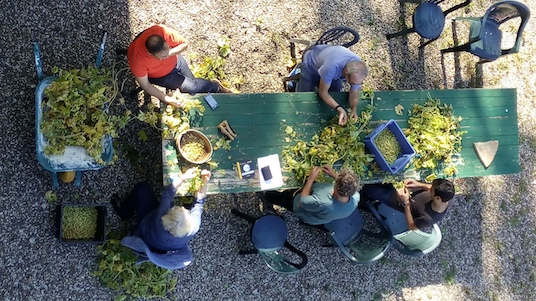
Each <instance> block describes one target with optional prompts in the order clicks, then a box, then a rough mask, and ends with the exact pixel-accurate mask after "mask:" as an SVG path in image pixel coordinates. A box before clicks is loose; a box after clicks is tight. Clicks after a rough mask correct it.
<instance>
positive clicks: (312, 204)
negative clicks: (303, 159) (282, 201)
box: [293, 183, 359, 225]
mask: <svg viewBox="0 0 536 301" xmlns="http://www.w3.org/2000/svg"><path fill="white" fill-rule="evenodd" d="M333 187H334V185H333V184H329V183H314V184H313V187H312V189H311V195H309V196H305V197H302V196H301V195H300V194H298V195H296V197H294V202H293V211H294V213H295V214H296V215H297V216H298V217H299V218H300V219H301V220H302V221H304V222H305V223H307V224H311V225H323V224H327V223H329V222H331V221H333V220H336V219H341V218H345V217H347V216H349V215H350V214H352V212H354V210H355V209H356V208H357V204H358V203H359V193H358V192H356V193H355V194H354V195H353V196H352V197H351V198H350V200H349V201H348V202H347V203H341V202H339V201H337V200H336V199H335V198H333Z"/></svg>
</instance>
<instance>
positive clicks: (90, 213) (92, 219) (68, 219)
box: [61, 206, 98, 239]
mask: <svg viewBox="0 0 536 301" xmlns="http://www.w3.org/2000/svg"><path fill="white" fill-rule="evenodd" d="M97 214H98V213H97V208H95V207H85V206H84V207H82V206H66V207H64V208H63V216H62V219H61V227H62V238H63V239H91V238H94V237H95V233H96V232H97Z"/></svg>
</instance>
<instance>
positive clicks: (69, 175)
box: [59, 171, 76, 183]
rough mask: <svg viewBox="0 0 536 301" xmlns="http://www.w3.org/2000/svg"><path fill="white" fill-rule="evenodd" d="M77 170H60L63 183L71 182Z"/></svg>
mask: <svg viewBox="0 0 536 301" xmlns="http://www.w3.org/2000/svg"><path fill="white" fill-rule="evenodd" d="M75 175H76V172H75V171H66V172H60V173H59V176H60V180H61V182H63V183H71V182H72V181H73V180H74V178H75Z"/></svg>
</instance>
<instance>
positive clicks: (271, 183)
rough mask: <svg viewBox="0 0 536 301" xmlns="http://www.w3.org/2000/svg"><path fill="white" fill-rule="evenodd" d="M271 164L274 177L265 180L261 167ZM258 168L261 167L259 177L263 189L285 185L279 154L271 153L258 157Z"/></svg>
mask: <svg viewBox="0 0 536 301" xmlns="http://www.w3.org/2000/svg"><path fill="white" fill-rule="evenodd" d="M265 166H269V167H270V172H271V173H272V178H271V179H270V180H267V181H266V180H264V177H263V176H262V172H261V168H263V167H265ZM257 168H258V169H259V179H260V182H261V190H268V189H274V188H278V187H281V186H283V174H281V165H280V163H279V155H277V154H275V155H269V156H266V157H260V158H258V159H257Z"/></svg>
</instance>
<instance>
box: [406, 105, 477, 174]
mask: <svg viewBox="0 0 536 301" xmlns="http://www.w3.org/2000/svg"><path fill="white" fill-rule="evenodd" d="M408 114H409V120H408V129H407V131H406V136H407V138H408V141H409V142H410V143H411V145H412V146H413V148H414V149H415V152H416V153H417V156H416V159H414V161H413V165H414V166H415V168H416V169H431V170H435V169H436V168H438V166H439V165H441V166H445V168H444V170H443V172H444V173H445V175H446V176H453V175H454V174H455V173H456V172H457V170H456V167H455V166H453V165H451V164H450V163H451V162H452V157H453V156H454V155H455V154H457V153H459V152H460V151H461V148H462V136H463V135H464V134H466V133H467V132H466V131H459V130H458V129H459V127H460V122H461V121H462V118H461V117H459V116H458V117H457V116H454V114H453V111H452V105H447V104H443V105H441V102H440V101H439V99H432V98H431V97H430V96H428V100H427V101H426V102H425V103H424V105H419V104H414V105H413V108H412V109H411V110H409V112H408Z"/></svg>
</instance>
